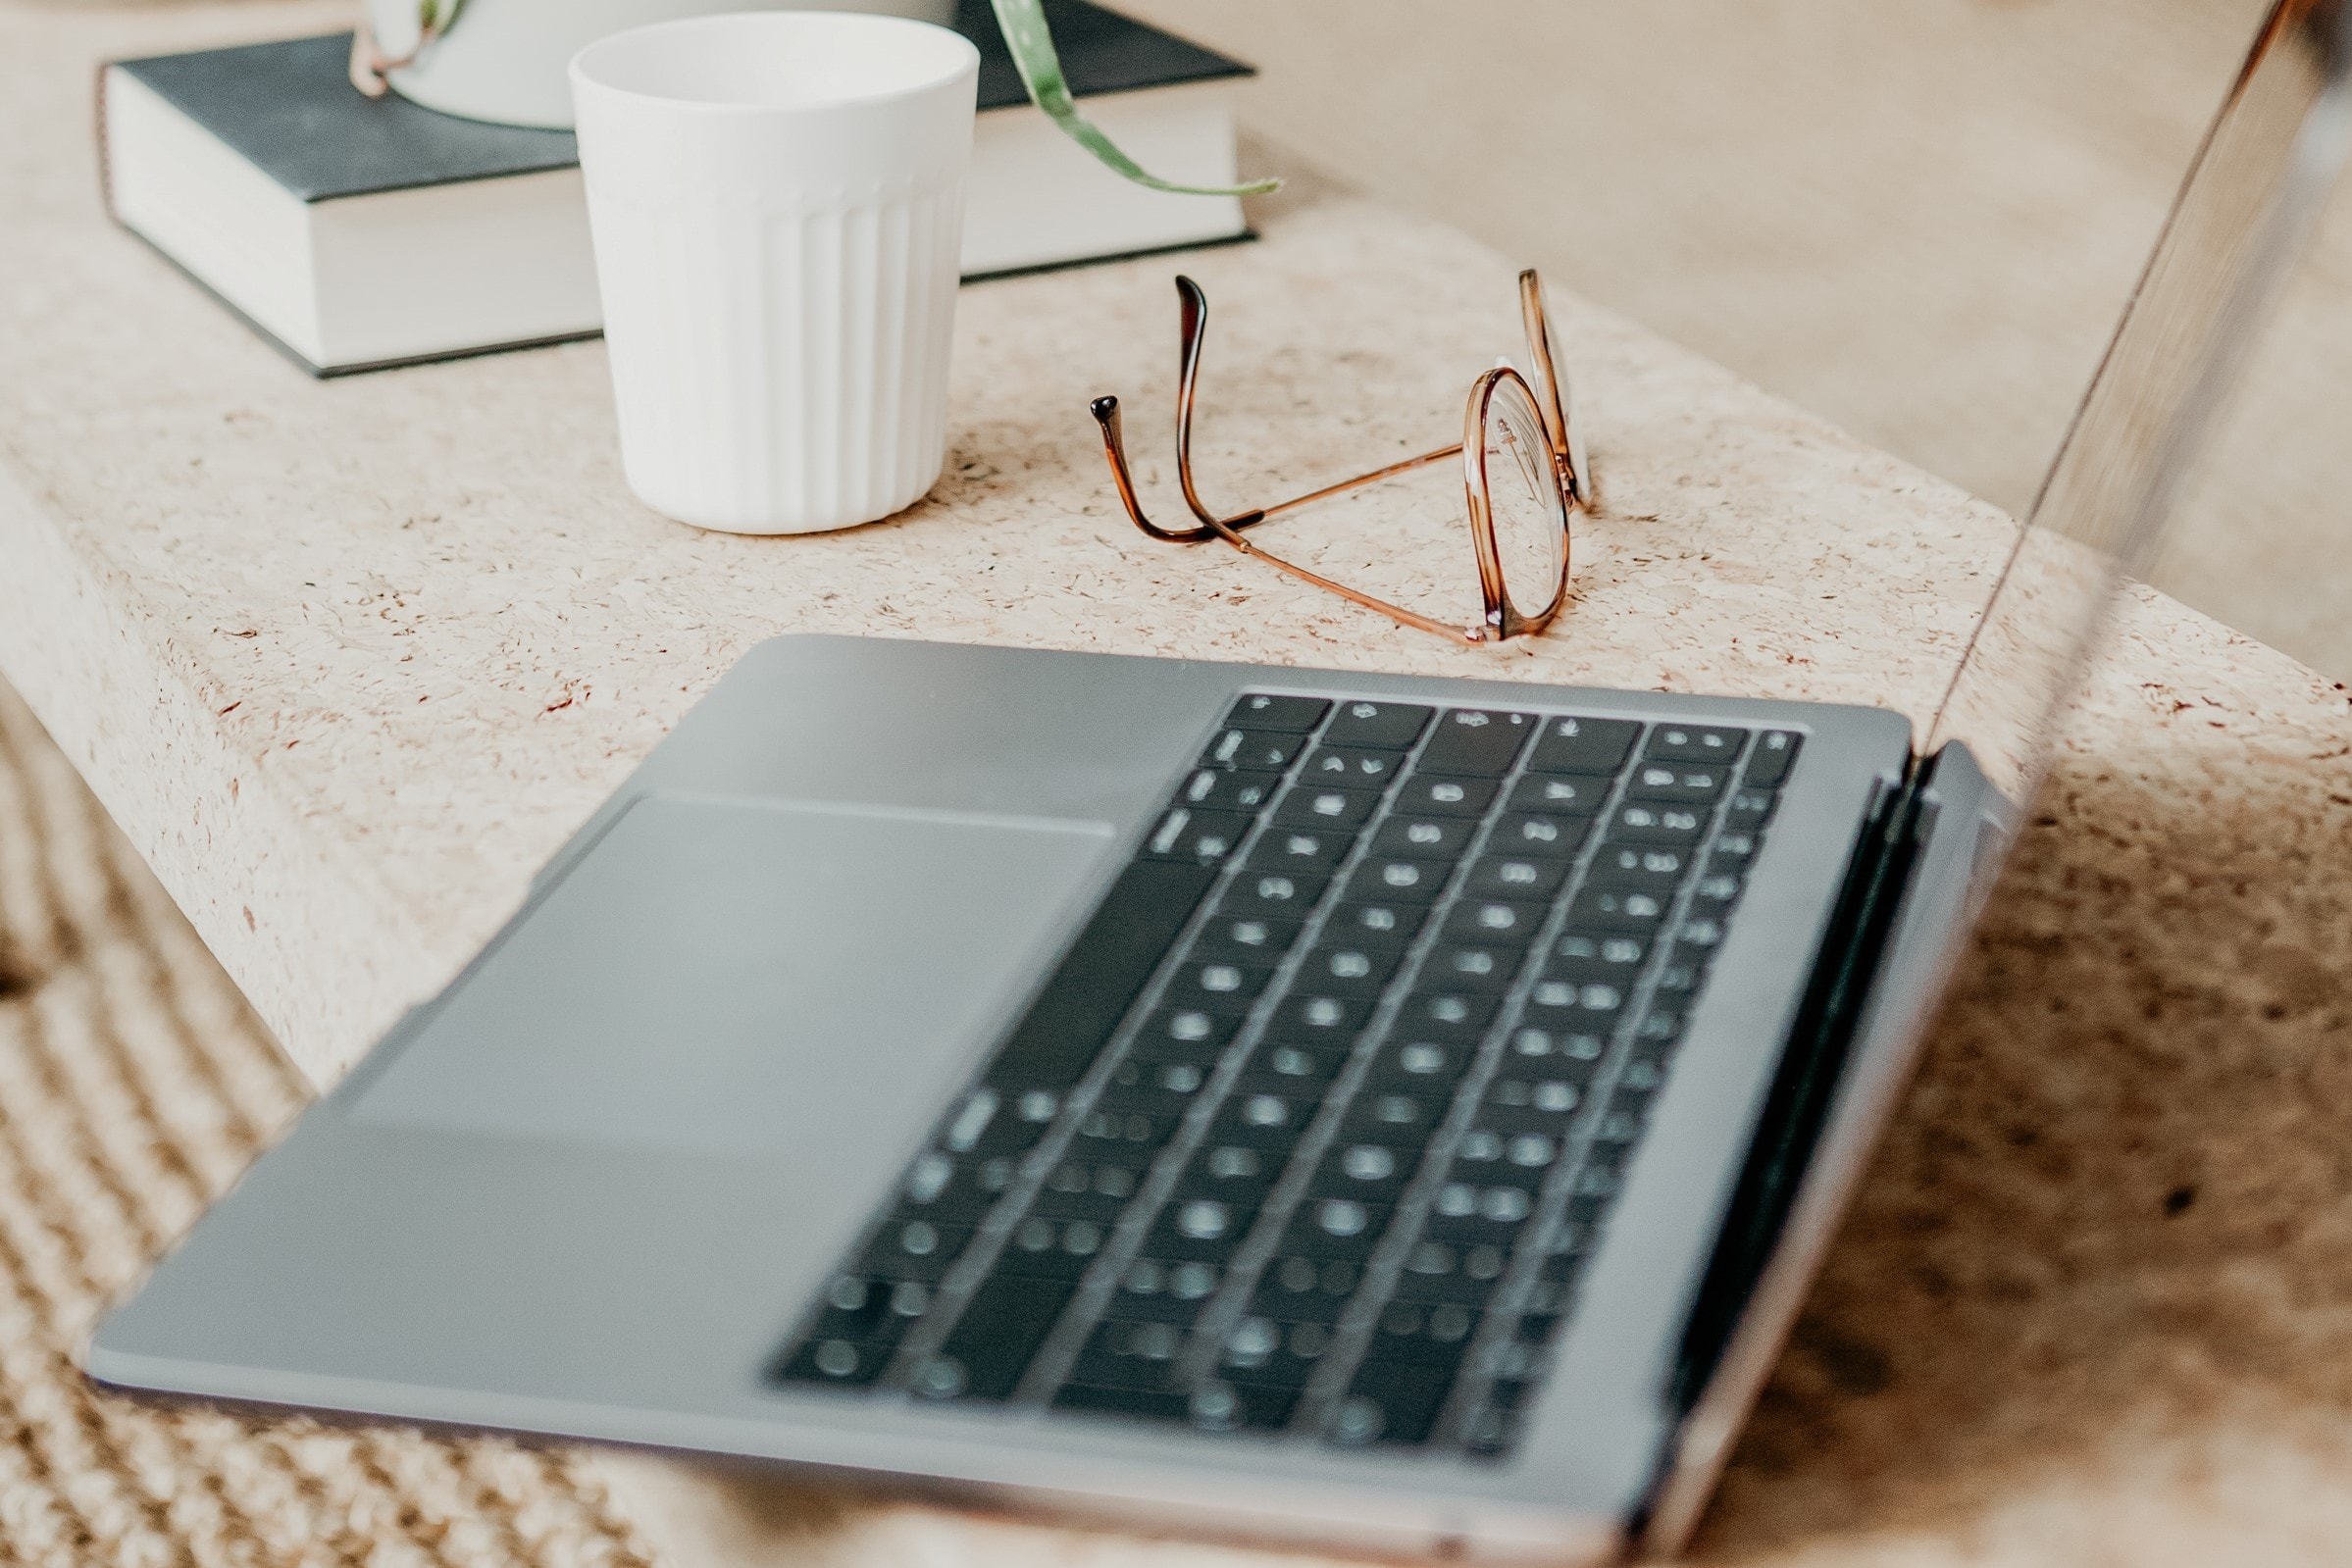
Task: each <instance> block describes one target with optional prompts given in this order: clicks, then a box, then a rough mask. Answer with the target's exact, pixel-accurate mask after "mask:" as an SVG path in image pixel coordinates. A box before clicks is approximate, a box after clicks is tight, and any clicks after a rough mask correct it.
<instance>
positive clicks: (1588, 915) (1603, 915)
mask: <svg viewBox="0 0 2352 1568" xmlns="http://www.w3.org/2000/svg"><path fill="white" fill-rule="evenodd" d="M1667 896H1668V895H1667V894H1665V893H1662V892H1650V891H1646V890H1644V889H1642V888H1639V887H1606V886H1604V887H1587V888H1586V889H1585V890H1584V891H1582V892H1580V893H1578V894H1577V895H1576V902H1575V903H1573V904H1571V905H1570V906H1569V908H1568V918H1569V919H1570V920H1572V921H1574V922H1575V923H1576V924H1577V925H1578V926H1580V927H1583V928H1586V929H1588V930H1592V931H1627V932H1636V933H1641V934H1647V933H1650V932H1654V931H1656V930H1657V929H1658V928H1659V926H1660V925H1661V924H1662V922H1663V921H1664V920H1665V918H1666V900H1667Z"/></svg>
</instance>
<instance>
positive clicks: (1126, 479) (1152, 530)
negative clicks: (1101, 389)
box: [1087, 397, 1265, 544]
mask: <svg viewBox="0 0 2352 1568" xmlns="http://www.w3.org/2000/svg"><path fill="white" fill-rule="evenodd" d="M1087 412H1088V413H1090V414H1092V415H1094V416H1095V423H1096V424H1097V425H1099V426H1100V427H1102V451H1103V454H1104V455H1105V456H1106V457H1108V458H1109V459H1110V479H1111V482H1112V483H1113V484H1115V485H1116V486H1118V491H1119V504H1120V505H1122V506H1124V507H1126V508H1127V517H1128V520H1129V521H1130V522H1132V523H1133V524H1134V525H1135V526H1136V527H1137V528H1139V529H1142V530H1143V531H1145V532H1146V533H1149V534H1150V535H1151V537H1153V538H1155V539H1164V540H1166V541H1167V542H1168V543H1170V544H1199V543H1200V542H1201V541H1202V540H1203V539H1212V538H1215V537H1217V536H1218V533H1219V532H1220V531H1223V530H1225V529H1228V528H1237V529H1238V528H1248V527H1249V526H1250V525H1251V524H1253V523H1258V522H1262V521H1264V518H1265V514H1264V513H1263V512H1244V513H1243V514H1242V515H1241V516H1239V517H1236V518H1233V519H1231V520H1230V521H1228V522H1220V521H1219V520H1218V519H1215V518H1210V519H1209V520H1208V524H1209V526H1208V527H1206V528H1198V529H1163V528H1161V527H1160V526H1159V525H1158V524H1156V523H1154V522H1152V521H1151V520H1150V518H1148V517H1146V516H1145V515H1144V503H1143V501H1142V499H1141V498H1140V497H1139V496H1138V495H1137V494H1136V489H1135V476H1134V475H1132V474H1131V473H1129V472H1128V469H1127V440H1126V436H1125V435H1124V433H1123V432H1122V430H1121V428H1120V427H1121V422H1120V418H1119V400H1118V399H1117V398H1115V397H1098V398H1096V399H1095V400H1094V401H1093V402H1092V403H1089V404H1088V405H1087Z"/></svg>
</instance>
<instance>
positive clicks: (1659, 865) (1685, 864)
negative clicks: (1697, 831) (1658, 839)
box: [1585, 843, 1692, 891]
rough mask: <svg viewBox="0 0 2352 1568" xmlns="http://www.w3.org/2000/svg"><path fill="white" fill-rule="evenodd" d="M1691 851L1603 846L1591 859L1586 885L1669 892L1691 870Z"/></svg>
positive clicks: (1658, 846) (1654, 846) (1669, 847)
mask: <svg viewBox="0 0 2352 1568" xmlns="http://www.w3.org/2000/svg"><path fill="white" fill-rule="evenodd" d="M1691 859H1692V856H1691V852H1690V851H1689V850H1688V849H1684V848H1681V847H1679V846H1676V845H1670V844H1624V843H1619V844H1605V845H1603V846H1602V848H1601V852H1600V853H1599V854H1597V855H1595V856H1594V857H1593V864H1592V869H1591V870H1590V871H1588V872H1586V873H1585V881H1586V882H1587V883H1607V884H1610V885H1612V886H1619V887H1647V888H1650V889H1652V890H1653V891H1657V890H1668V891H1670V890H1671V889H1672V888H1673V887H1674V886H1675V885H1676V884H1678V883H1680V882H1681V881H1682V876H1683V873H1685V872H1687V871H1689V870H1690V869H1691Z"/></svg>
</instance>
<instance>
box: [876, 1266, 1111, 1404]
mask: <svg viewBox="0 0 2352 1568" xmlns="http://www.w3.org/2000/svg"><path fill="white" fill-rule="evenodd" d="M1077 1290H1078V1286H1077V1282H1076V1281H1075V1280H1048V1279H1038V1278H1035V1277H1030V1276H1023V1275H1016V1274H998V1275H996V1276H994V1277H992V1278H991V1279H989V1280H988V1281H987V1282H986V1283H985V1284H983V1285H982V1286H981V1287H980V1289H979V1290H975V1291H973V1292H972V1299H971V1301H970V1302H969V1304H967V1305H966V1306H965V1307H964V1310H963V1315H962V1316H961V1317H959V1318H957V1319H956V1320H955V1327H954V1328H953V1329H952V1330H950V1331H948V1334H947V1339H946V1343H944V1344H943V1345H941V1346H940V1354H941V1355H942V1356H943V1357H945V1358H946V1359H947V1360H949V1361H952V1362H953V1363H955V1364H956V1365H957V1366H958V1367H959V1368H960V1369H961V1372H962V1377H963V1387H962V1389H961V1390H959V1391H958V1392H959V1393H960V1395H961V1397H963V1398H966V1399H988V1400H1002V1399H1006V1398H1009V1397H1011V1395H1012V1391H1013V1389H1014V1388H1015V1387H1016V1386H1017V1385H1018V1384H1019V1383H1020V1381H1021V1374H1022V1373H1024V1372H1026V1371H1028V1370H1029V1363H1030V1361H1031V1360H1032V1359H1034V1358H1035V1357H1036V1355H1037V1352H1038V1347H1039V1346H1040V1345H1042V1344H1044V1343H1045V1342H1046V1337H1047V1336H1048V1334H1051V1333H1052V1332H1053V1325H1054V1323H1055V1321H1056V1320H1058V1319H1059V1318H1060V1317H1061V1314H1062V1309H1063V1308H1065V1307H1067V1306H1068V1305H1069V1304H1070V1297H1071V1296H1073V1295H1075V1294H1076V1293H1077ZM915 1389H916V1391H917V1392H927V1391H929V1390H927V1389H926V1387H925V1384H924V1380H923V1377H922V1375H921V1373H918V1374H917V1375H916V1379H915Z"/></svg>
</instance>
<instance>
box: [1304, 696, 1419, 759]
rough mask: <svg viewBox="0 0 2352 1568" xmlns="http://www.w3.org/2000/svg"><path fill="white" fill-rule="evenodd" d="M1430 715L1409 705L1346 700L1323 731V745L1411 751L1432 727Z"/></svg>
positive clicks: (1413, 705) (1406, 703) (1405, 703)
mask: <svg viewBox="0 0 2352 1568" xmlns="http://www.w3.org/2000/svg"><path fill="white" fill-rule="evenodd" d="M1430 712H1431V710H1430V709H1428V708H1424V707H1420V706H1417V705H1416V704H1413V703H1409V702H1346V701H1343V702H1342V703H1341V704H1340V705H1339V711H1338V712H1337V713H1335V714H1333V715H1332V716H1331V724H1330V726H1329V727H1328V728H1327V729H1326V730H1325V731H1324V732H1323V743H1324V744H1325V745H1329V746H1360V747H1365V748H1367V749H1373V750H1380V751H1405V750H1408V749H1410V747H1411V746H1412V743H1413V742H1414V741H1415V740H1418V739H1420V738H1421V732H1422V731H1423V730H1425V729H1427V728H1428V726H1429V716H1430Z"/></svg>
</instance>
